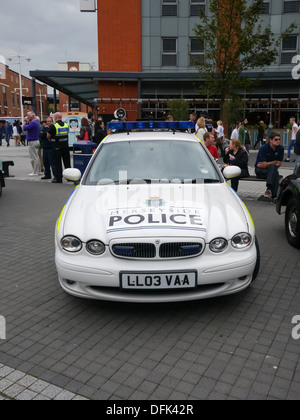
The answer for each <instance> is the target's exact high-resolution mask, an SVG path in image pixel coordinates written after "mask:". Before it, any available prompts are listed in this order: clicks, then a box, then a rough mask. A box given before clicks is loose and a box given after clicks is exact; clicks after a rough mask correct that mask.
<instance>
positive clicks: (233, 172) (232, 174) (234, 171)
mask: <svg viewBox="0 0 300 420" xmlns="http://www.w3.org/2000/svg"><path fill="white" fill-rule="evenodd" d="M241 173H242V170H241V168H239V167H238V166H226V168H225V169H224V171H223V175H224V177H225V178H226V179H233V178H237V177H238V176H241Z"/></svg>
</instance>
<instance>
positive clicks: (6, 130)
mask: <svg viewBox="0 0 300 420" xmlns="http://www.w3.org/2000/svg"><path fill="white" fill-rule="evenodd" d="M3 132H4V138H5V141H6V144H7V147H9V146H10V138H11V137H12V135H13V129H12V126H11V124H10V123H9V122H8V121H5V124H4V127H3Z"/></svg>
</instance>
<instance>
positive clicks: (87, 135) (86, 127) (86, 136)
mask: <svg viewBox="0 0 300 420" xmlns="http://www.w3.org/2000/svg"><path fill="white" fill-rule="evenodd" d="M76 137H77V140H78V141H92V129H91V127H90V124H89V122H88V120H87V118H85V117H83V118H82V120H81V129H80V133H79V135H77V136H76Z"/></svg>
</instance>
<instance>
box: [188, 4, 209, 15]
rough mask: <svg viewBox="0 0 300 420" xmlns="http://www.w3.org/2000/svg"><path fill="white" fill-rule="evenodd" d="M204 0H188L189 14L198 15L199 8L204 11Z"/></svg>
mask: <svg viewBox="0 0 300 420" xmlns="http://www.w3.org/2000/svg"><path fill="white" fill-rule="evenodd" d="M205 4H206V0H190V16H199V13H200V10H203V11H204V12H205Z"/></svg>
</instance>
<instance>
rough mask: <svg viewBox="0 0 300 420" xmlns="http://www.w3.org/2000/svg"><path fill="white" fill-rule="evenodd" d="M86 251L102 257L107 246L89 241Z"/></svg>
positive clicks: (99, 242)
mask: <svg viewBox="0 0 300 420" xmlns="http://www.w3.org/2000/svg"><path fill="white" fill-rule="evenodd" d="M86 249H87V250H88V252H89V253H90V254H92V255H102V254H103V253H104V251H105V245H104V243H102V242H101V241H89V242H88V243H87V244H86Z"/></svg>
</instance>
